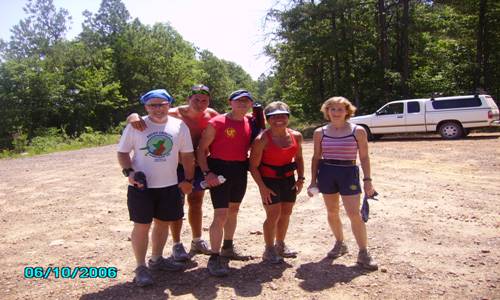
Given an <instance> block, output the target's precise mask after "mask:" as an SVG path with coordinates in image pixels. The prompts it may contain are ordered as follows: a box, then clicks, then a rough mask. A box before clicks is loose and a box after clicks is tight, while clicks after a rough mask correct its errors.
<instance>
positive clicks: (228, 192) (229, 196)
mask: <svg viewBox="0 0 500 300" xmlns="http://www.w3.org/2000/svg"><path fill="white" fill-rule="evenodd" d="M208 167H209V168H210V170H211V171H212V172H213V173H214V174H217V175H222V176H224V178H226V182H224V183H223V184H221V185H219V186H217V187H214V188H211V189H210V198H212V205H213V207H214V208H228V207H229V202H235V203H241V201H242V200H243V197H244V196H245V192H246V190H247V176H248V175H247V170H248V162H247V161H241V162H239V161H224V160H220V159H213V158H209V159H208Z"/></svg>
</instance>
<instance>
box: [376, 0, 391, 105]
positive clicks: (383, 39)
mask: <svg viewBox="0 0 500 300" xmlns="http://www.w3.org/2000/svg"><path fill="white" fill-rule="evenodd" d="M377 15H378V30H379V59H380V65H381V70H380V71H381V73H382V76H383V78H382V80H383V92H384V98H385V99H384V100H386V101H387V100H389V99H388V98H389V97H388V96H389V87H388V84H387V81H386V79H385V71H386V70H387V69H388V66H389V53H388V47H387V25H386V9H385V2H384V0H378V2H377Z"/></svg>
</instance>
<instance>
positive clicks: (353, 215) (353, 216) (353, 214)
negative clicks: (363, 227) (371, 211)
mask: <svg viewBox="0 0 500 300" xmlns="http://www.w3.org/2000/svg"><path fill="white" fill-rule="evenodd" d="M346 214H347V217H349V220H350V221H351V222H358V221H361V215H360V213H359V210H352V211H346Z"/></svg>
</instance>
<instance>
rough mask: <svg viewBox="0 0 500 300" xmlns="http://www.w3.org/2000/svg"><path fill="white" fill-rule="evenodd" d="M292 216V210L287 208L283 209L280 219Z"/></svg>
mask: <svg viewBox="0 0 500 300" xmlns="http://www.w3.org/2000/svg"><path fill="white" fill-rule="evenodd" d="M291 215H292V209H291V208H285V209H283V208H282V209H281V214H280V217H285V218H289V217H290V216H291Z"/></svg>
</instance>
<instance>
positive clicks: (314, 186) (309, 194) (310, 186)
mask: <svg viewBox="0 0 500 300" xmlns="http://www.w3.org/2000/svg"><path fill="white" fill-rule="evenodd" d="M312 188H318V186H317V185H316V184H312V183H311V184H310V185H309V186H308V187H307V196H309V197H311V198H312V197H314V196H315V195H313V194H312V193H311V192H310V191H309V190H310V189H312Z"/></svg>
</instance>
